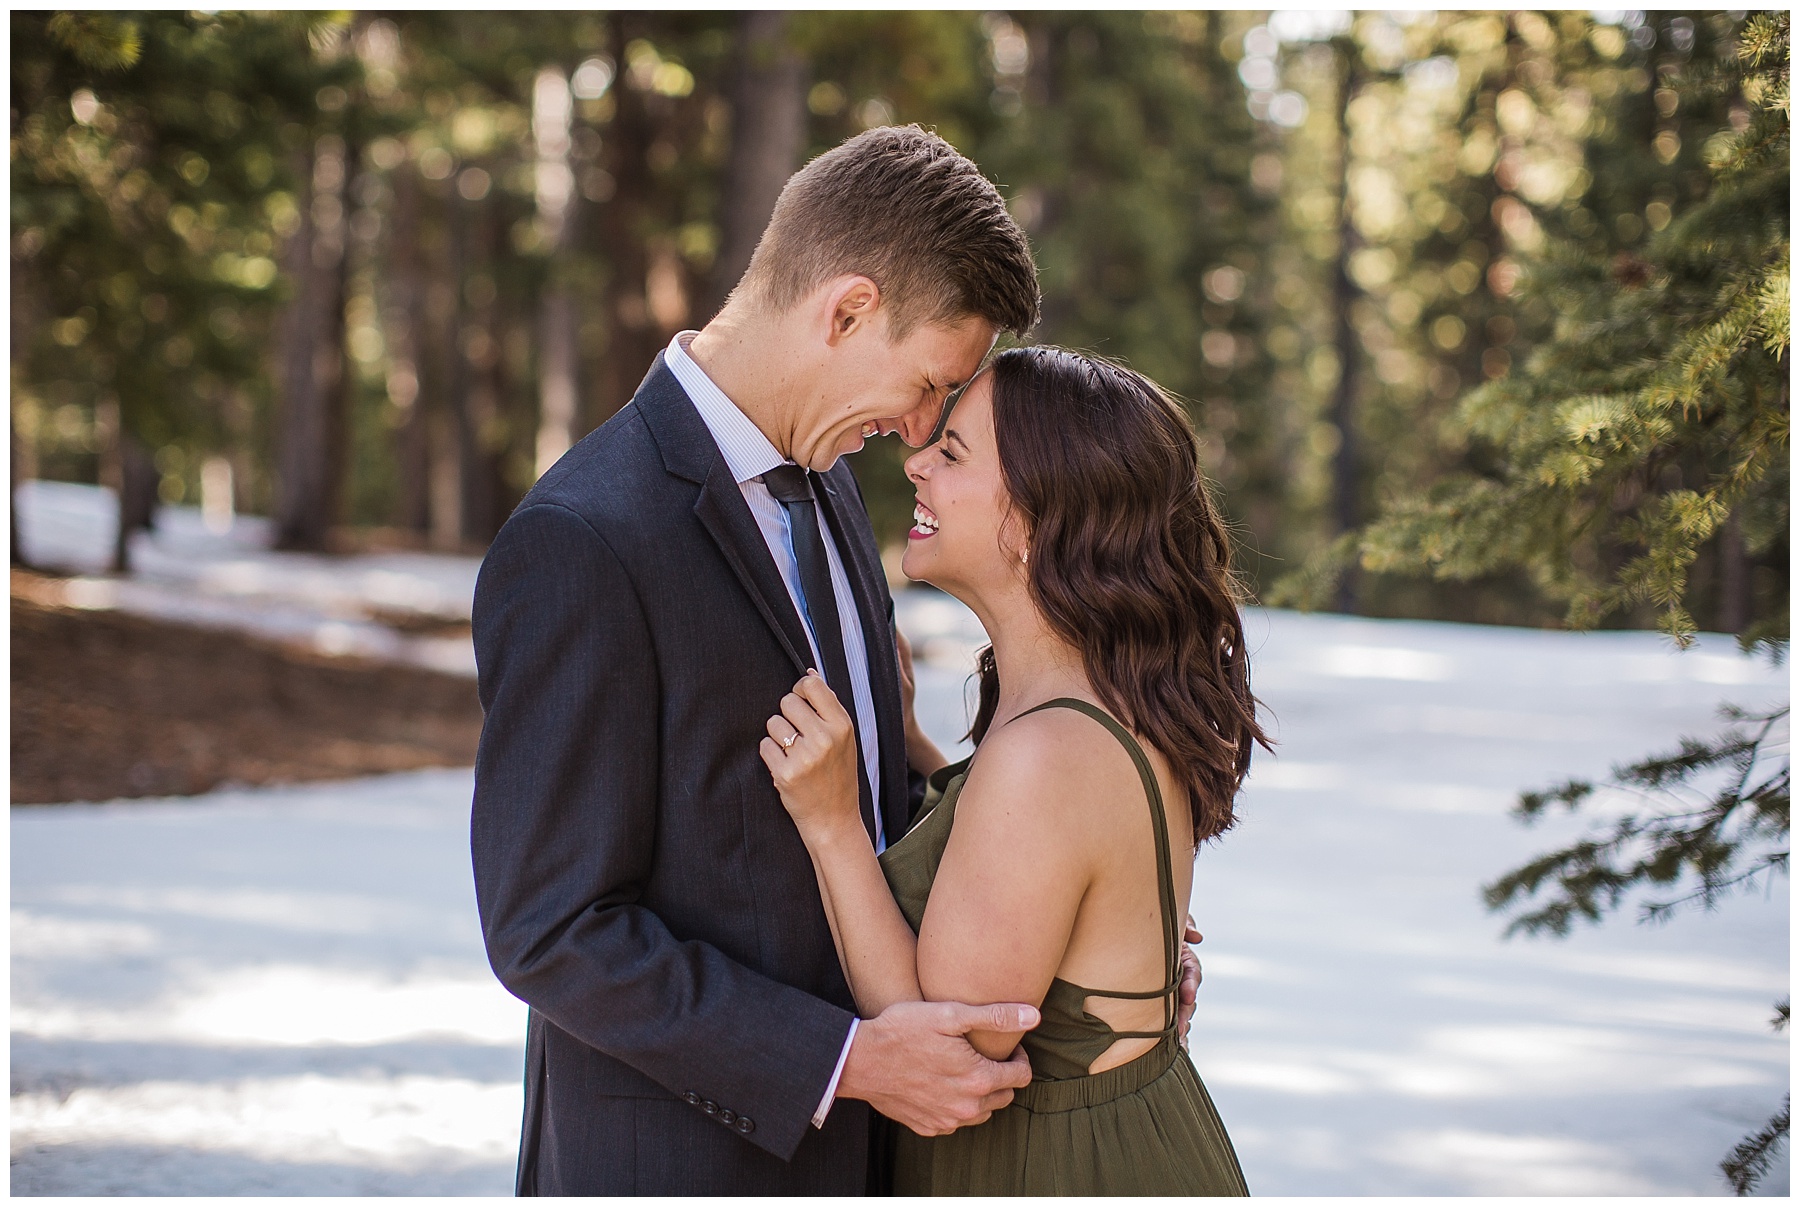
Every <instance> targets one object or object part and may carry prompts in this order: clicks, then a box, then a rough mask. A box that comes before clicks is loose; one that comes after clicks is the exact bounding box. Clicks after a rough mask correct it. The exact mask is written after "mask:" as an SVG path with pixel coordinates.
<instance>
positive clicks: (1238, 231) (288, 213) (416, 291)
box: [11, 10, 1788, 643]
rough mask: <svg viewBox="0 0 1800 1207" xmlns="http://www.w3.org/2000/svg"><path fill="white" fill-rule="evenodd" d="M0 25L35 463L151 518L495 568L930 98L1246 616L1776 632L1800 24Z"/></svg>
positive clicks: (287, 19)
mask: <svg viewBox="0 0 1800 1207" xmlns="http://www.w3.org/2000/svg"><path fill="white" fill-rule="evenodd" d="M11 21H12V54H13V60H12V68H13V73H12V206H13V208H12V228H11V239H12V295H11V296H12V316H13V317H12V341H13V343H12V347H13V357H12V420H13V423H12V476H13V481H14V482H15V484H16V483H17V482H19V481H21V480H23V479H28V478H34V477H41V478H51V479H65V480H71V481H85V482H101V483H106V484H109V485H111V486H113V487H114V488H115V489H116V490H118V491H119V493H120V496H121V498H123V499H124V500H125V507H124V514H125V518H126V527H127V528H129V527H130V526H142V525H144V524H145V523H147V522H149V521H150V518H151V516H152V513H153V511H154V508H155V506H156V504H157V502H158V501H161V502H166V503H177V502H187V503H199V504H200V505H202V507H203V508H204V509H205V511H206V514H207V515H208V516H209V517H213V518H215V519H217V520H218V521H219V522H221V523H223V522H225V521H227V520H228V519H229V517H230V516H231V515H232V514H233V513H244V512H251V513H257V514H263V515H268V516H271V517H272V518H273V519H274V521H275V525H276V531H277V532H278V534H279V536H278V541H279V544H280V545H281V546H282V547H285V548H291V549H318V550H351V549H368V548H395V547H401V548H431V549H439V550H460V551H464V552H478V551H479V550H480V549H481V548H482V547H484V545H485V543H486V542H487V541H488V540H489V539H490V538H491V537H492V536H493V534H494V532H495V531H496V529H497V528H498V526H499V525H500V523H501V522H502V521H503V520H504V519H505V517H506V515H507V514H508V512H509V510H510V509H511V507H512V506H513V505H514V503H515V502H516V501H517V500H518V499H519V498H520V497H521V496H522V494H523V493H524V492H525V491H526V490H527V489H528V488H529V487H530V486H531V484H532V482H533V481H534V480H535V479H536V477H537V476H538V475H539V474H540V473H542V472H543V471H544V469H545V468H547V467H548V466H549V465H550V464H551V463H552V462H554V460H555V459H556V458H557V456H559V455H560V454H561V453H562V452H563V451H564V450H566V449H567V448H568V447H569V445H570V444H571V443H572V442H573V441H575V440H578V439H580V438H581V437H582V436H583V435H584V434H585V433H587V432H588V431H590V430H591V429H593V428H594V427H595V426H597V425H598V424H600V423H602V422H603V421H605V419H606V418H607V417H608V416H609V415H611V414H612V413H613V412H614V411H615V410H616V409H617V408H618V407H619V406H620V405H622V404H623V403H624V402H625V401H626V400H627V399H628V398H629V397H630V395H631V392H632V390H633V388H634V387H635V386H636V384H637V383H638V381H639V380H640V378H641V377H642V375H643V373H644V371H645V369H646V368H647V366H648V365H649V363H650V361H651V358H652V356H653V355H654V353H655V352H656V350H657V349H658V348H659V347H660V346H661V345H662V344H663V343H665V342H666V341H667V339H668V338H669V336H670V335H671V333H673V332H674V331H676V330H678V329H681V328H683V327H698V326H701V325H703V324H704V323H705V321H706V320H707V318H708V317H709V316H710V315H711V314H712V312H713V311H714V309H715V308H716V307H717V305H718V304H719V302H720V301H721V300H722V298H723V296H724V295H725V293H726V292H727V291H728V290H729V288H730V287H731V285H732V284H733V283H734V282H735V280H736V278H737V276H738V274H739V273H740V272H741V271H742V269H743V267H744V265H745V264H746V263H747V262H748V259H749V256H750V252H751V250H752V248H753V247H754V245H755V241H756V238H757V236H758V235H759V233H760V231H761V228H762V225H763V223H764V221H765V220H766V217H767V215H768V213H769V210H770V208H771V206H772V204H773V202H774V198H775V196H776V194H777V192H778V191H779V189H780V186H781V184H782V182H783V180H784V179H785V178H786V176H787V174H788V173H790V172H791V171H792V170H794V169H795V168H796V167H798V166H799V165H800V164H802V163H803V162H805V160H806V159H807V158H809V157H810V156H812V155H815V154H817V153H819V152H821V151H823V150H825V149H826V148H828V147H830V146H832V145H834V144H836V143H837V142H839V141H841V140H842V139H844V138H846V137H848V136H850V135H852V134H854V133H856V132H857V131H859V130H861V129H864V128H867V127H870V126H874V125H880V124H886V123H894V122H918V123H921V124H923V125H926V126H928V127H931V128H934V129H936V130H937V131H938V132H939V133H941V134H942V135H943V136H944V137H945V138H947V139H948V140H949V141H951V142H952V143H954V144H955V145H956V146H958V147H959V148H960V149H962V150H963V151H964V152H966V153H967V154H969V155H970V156H971V157H973V158H974V159H975V160H976V161H977V162H978V163H979V164H980V165H981V166H982V168H983V169H984V171H986V172H987V174H988V175H989V176H990V178H992V179H993V180H994V181H995V182H996V183H997V184H998V185H999V186H1000V188H1001V190H1002V192H1003V194H1004V195H1005V196H1006V197H1007V199H1008V203H1009V205H1010V206H1011V207H1012V209H1013V212H1014V213H1015V215H1016V216H1017V218H1018V219H1019V221H1020V223H1021V224H1022V225H1023V226H1024V228H1025V229H1026V230H1027V232H1028V233H1029V234H1030V236H1031V239H1032V241H1033V246H1034V249H1035V252H1036V254H1037V257H1038V261H1039V264H1040V267H1041V270H1042V280H1043V291H1044V297H1045V310H1044V321H1043V323H1042V325H1041V327H1040V328H1039V329H1038V330H1037V331H1036V332H1035V333H1034V336H1033V338H1035V339H1038V340H1042V341H1046V342H1055V343H1061V344H1067V345H1071V346H1074V347H1077V348H1081V349H1088V350H1093V351H1097V352H1099V353H1101V354H1104V355H1107V356H1110V357H1115V358H1118V359H1120V360H1123V361H1125V362H1128V363H1129V364H1131V365H1132V366H1134V367H1136V368H1138V369H1141V370H1143V371H1144V372H1146V373H1148V374H1150V375H1151V376H1153V377H1155V378H1156V379H1157V380H1159V381H1160V382H1162V383H1163V384H1164V385H1165V386H1167V387H1168V388H1170V389H1171V390H1173V391H1175V392H1177V393H1178V394H1179V395H1181V396H1182V397H1183V398H1184V399H1186V400H1187V402H1188V404H1189V406H1190V407H1191V411H1192V415H1193V418H1194V422H1195V426H1196V429H1197V430H1198V432H1199V433H1200V436H1201V440H1202V443H1203V448H1204V455H1205V464H1206V466H1207V468H1208V470H1209V472H1210V474H1211V475H1212V477H1213V479H1214V480H1215V482H1216V483H1217V485H1218V487H1219V488H1220V490H1221V492H1222V495H1223V498H1224V501H1225V503H1226V506H1227V508H1228V510H1229V512H1230V514H1231V516H1232V517H1233V520H1234V522H1235V523H1236V525H1237V528H1238V532H1239V535H1240V537H1241V540H1242V542H1243V546H1244V550H1245V562H1244V564H1245V568H1246V576H1247V579H1248V580H1249V583H1250V584H1251V586H1252V587H1253V589H1254V590H1255V591H1256V592H1257V593H1258V594H1259V595H1260V596H1261V597H1262V598H1263V599H1265V600H1269V601H1273V602H1287V603H1306V604H1311V605H1318V606H1329V607H1335V608H1338V609H1341V610H1345V611H1356V612H1361V613H1363V614H1368V615H1385V616H1412V617H1431V618H1442V619H1459V620H1474V621H1482V622H1495V623H1514V624H1555V623H1560V622H1563V621H1565V620H1568V621H1572V622H1575V623H1578V624H1594V623H1601V622H1606V623H1614V624H1623V625H1648V624H1652V623H1658V622H1660V623H1662V624H1663V625H1664V627H1666V628H1668V629H1669V630H1670V631H1671V632H1675V633H1677V634H1679V633H1683V632H1686V631H1689V630H1691V629H1692V628H1694V627H1699V628H1704V629H1711V630H1721V631H1726V632H1732V633H1738V634H1740V635H1742V636H1743V637H1744V639H1745V640H1746V641H1747V642H1751V643H1754V642H1759V641H1765V642H1774V643H1780V642H1781V641H1783V640H1784V639H1785V636H1786V631H1787V574H1788V570H1787V548H1788V538H1787V523H1788V519H1787V494H1788V487H1787V454H1786V440H1787V388H1788V387H1787V327H1788V320H1787V296H1788V295H1787V274H1788V232H1787V196H1788V185H1787V171H1788V168H1787V137H1788V136H1787V129H1788V127H1787V104H1788V103H1787V66H1786V64H1787V48H1786V37H1787V34H1786V18H1785V16H1780V17H1775V18H1772V17H1768V16H1761V17H1759V16H1757V15H1755V14H1750V13H1745V12H1716V11H1712V12H1702V11H1693V12H1677V11H1656V12H1610V13H1609V12H1599V13H1590V12H1567V11H1544V12H1540V11H1523V10H1521V11H1512V12H1439V13H1431V12H1418V13H1398V14H1390V13H1300V12H1275V13H1270V12H1266V11H1263V12H1216V11H1214V12H1150V13H1144V12H1057V13H1024V12H1019V13H1010V14H1006V13H1000V12H988V13H977V12H872V13H871V12H865V13H838V12H806V13H790V14H783V13H774V12H738V13H704V12H663V13H651V12H623V11H620V12H605V13H601V12H558V13H502V14H496V13H477V12H459V13H423V12H409V13H390V14H378V13H335V14H309V13H271V14H263V13H258V14H252V13H237V12H227V11H221V12H216V13H173V12H170V13H148V14H124V13H91V12H90V13H81V14H72V13H60V14H48V13H36V14H33V13H14V14H13V15H12V17H11ZM903 452H904V450H903V449H901V448H900V447H899V446H898V444H897V442H895V441H876V442H872V443H871V446H870V447H869V448H868V449H867V450H865V451H864V452H863V453H861V454H859V455H858V457H857V460H856V468H857V471H858V473H859V475H860V476H861V478H862V481H863V482H864V486H865V492H866V493H867V494H868V496H869V499H870V502H871V509H872V512H873V514H874V519H875V522H876V526H877V530H878V533H880V534H881V535H882V537H883V539H884V540H896V539H898V537H899V536H900V534H901V532H902V530H903V529H904V527H905V525H906V523H907V517H908V515H909V514H910V490H909V488H908V487H907V485H906V483H905V482H904V479H903V477H902V475H901V474H900V472H899V469H898V466H899V461H900V459H901V455H902V453H903ZM15 536H16V533H15ZM13 549H14V557H15V559H16V558H17V557H18V556H19V546H18V542H17V540H16V539H15V541H14V542H13ZM124 551H125V545H124V544H123V543H121V546H120V553H121V560H122V561H123V555H124ZM121 568H122V567H121Z"/></svg>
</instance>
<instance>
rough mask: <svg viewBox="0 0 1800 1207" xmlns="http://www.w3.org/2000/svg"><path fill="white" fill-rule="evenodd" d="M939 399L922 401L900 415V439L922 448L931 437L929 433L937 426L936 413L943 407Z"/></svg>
mask: <svg viewBox="0 0 1800 1207" xmlns="http://www.w3.org/2000/svg"><path fill="white" fill-rule="evenodd" d="M943 405H944V404H943V402H942V401H941V400H937V399H933V400H930V401H927V402H922V403H920V404H919V405H918V406H916V407H914V408H913V409H912V410H910V411H908V412H907V413H906V414H904V415H902V416H901V417H900V425H899V431H900V439H902V440H904V441H906V442H907V443H908V444H910V445H911V446H912V447H914V448H922V447H923V446H924V445H925V443H926V442H927V441H928V440H930V439H931V433H932V432H933V431H934V430H935V429H936V428H937V421H938V413H939V412H940V411H941V410H942V409H943Z"/></svg>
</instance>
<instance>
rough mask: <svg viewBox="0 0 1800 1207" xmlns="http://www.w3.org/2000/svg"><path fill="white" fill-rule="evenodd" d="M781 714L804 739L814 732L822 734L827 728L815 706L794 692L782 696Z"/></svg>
mask: <svg viewBox="0 0 1800 1207" xmlns="http://www.w3.org/2000/svg"><path fill="white" fill-rule="evenodd" d="M781 715H782V716H783V717H784V718H786V719H787V723H788V724H789V725H792V726H793V727H794V729H795V730H796V731H797V732H798V733H799V734H800V736H801V738H803V739H804V738H806V737H808V736H810V735H812V734H822V733H823V732H824V730H825V722H824V720H823V719H822V718H821V717H820V716H819V714H818V713H816V712H814V711H813V706H812V705H811V704H809V703H807V701H806V700H805V699H804V698H802V697H801V696H798V695H796V694H795V693H793V692H789V693H788V694H787V695H785V696H783V697H781Z"/></svg>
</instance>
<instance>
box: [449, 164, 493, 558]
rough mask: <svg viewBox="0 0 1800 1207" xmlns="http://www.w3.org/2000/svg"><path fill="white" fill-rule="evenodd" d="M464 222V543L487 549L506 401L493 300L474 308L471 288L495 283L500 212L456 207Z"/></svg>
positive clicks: (460, 379) (460, 368)
mask: <svg viewBox="0 0 1800 1207" xmlns="http://www.w3.org/2000/svg"><path fill="white" fill-rule="evenodd" d="M456 210H457V213H458V214H459V216H460V218H461V225H462V238H460V239H458V240H457V241H456V245H457V246H458V247H460V248H461V253H460V256H459V259H460V260H461V261H462V263H461V264H460V266H459V271H458V272H456V273H454V274H453V276H454V279H456V280H458V281H460V282H462V287H461V289H460V290H459V292H458V295H457V302H458V307H457V324H456V326H457V342H456V347H455V352H454V356H453V364H454V366H455V370H456V373H455V377H454V379H453V380H454V382H455V385H454V388H453V389H452V391H451V394H452V397H453V399H454V401H455V403H456V411H455V416H456V428H455V430H456V451H457V479H458V486H459V489H460V492H461V501H460V504H459V513H460V516H459V518H460V523H459V525H458V527H457V539H458V542H459V543H469V542H473V543H477V544H485V543H486V542H487V541H489V540H490V539H492V537H493V535H494V533H495V532H497V531H498V530H499V521H498V519H497V517H496V515H495V510H496V506H495V505H496V499H497V496H498V493H499V492H498V482H497V481H496V479H497V476H498V475H497V470H496V464H495V463H496V460H497V458H496V457H495V456H494V455H493V453H492V452H491V451H490V450H489V448H488V447H487V437H488V433H489V431H490V430H491V429H492V428H493V426H494V420H495V417H496V415H497V412H498V409H499V401H500V396H501V388H500V387H501V370H500V342H501V331H500V324H499V323H498V321H497V320H496V317H495V316H496V309H495V304H494V300H493V298H492V297H491V296H489V297H486V298H484V299H483V300H482V301H481V302H479V303H471V301H470V299H469V293H470V286H471V285H472V284H473V283H474V282H475V281H476V279H477V278H478V277H480V278H481V279H483V280H486V281H488V282H490V286H489V292H490V294H491V292H492V285H491V282H492V280H493V276H492V272H493V268H494V266H495V261H496V255H495V251H496V245H497V243H498V240H499V234H500V232H499V229H498V227H499V219H500V215H499V211H498V209H497V207H496V206H495V205H494V204H493V199H492V197H491V196H490V197H487V198H484V199H483V200H481V201H466V202H463V203H462V204H461V205H460V206H456Z"/></svg>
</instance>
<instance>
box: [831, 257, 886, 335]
mask: <svg viewBox="0 0 1800 1207" xmlns="http://www.w3.org/2000/svg"><path fill="white" fill-rule="evenodd" d="M828 300H829V303H830V307H831V333H830V335H829V336H827V337H826V342H827V343H829V344H831V345H832V346H833V347H835V346H836V345H837V344H838V343H839V342H840V341H842V340H844V339H846V338H848V337H849V336H850V335H851V334H852V333H853V332H854V331H855V330H856V329H857V328H858V327H864V326H867V325H868V324H869V323H870V322H872V321H873V320H874V318H875V316H876V315H877V314H879V313H880V311H881V286H879V285H877V284H876V283H875V282H874V281H872V280H870V279H869V278H868V277H865V276H861V275H860V274H859V275H856V276H847V277H840V278H838V280H836V281H834V282H832V285H831V292H830V295H829V299H828Z"/></svg>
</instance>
